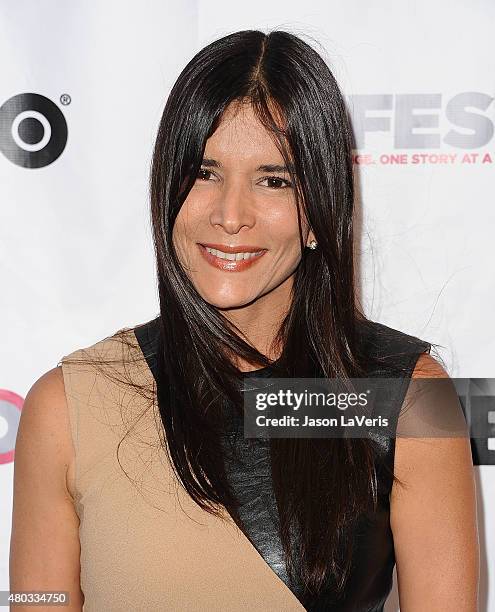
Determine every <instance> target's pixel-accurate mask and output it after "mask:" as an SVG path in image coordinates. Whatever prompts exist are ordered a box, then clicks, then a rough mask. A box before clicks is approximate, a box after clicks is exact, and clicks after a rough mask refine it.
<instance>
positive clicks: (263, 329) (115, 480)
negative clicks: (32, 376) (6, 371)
mask: <svg viewBox="0 0 495 612" xmlns="http://www.w3.org/2000/svg"><path fill="white" fill-rule="evenodd" d="M351 150H352V132H351V127H350V124H349V119H348V117H347V114H346V111H345V104H344V100H343V97H342V94H341V92H340V91H339V88H338V86H337V83H336V82H335V80H334V78H333V76H332V74H331V72H330V71H329V69H328V67H327V65H326V64H325V62H324V61H323V60H322V58H321V57H320V56H319V55H318V53H316V51H315V50H313V49H312V48H311V47H310V46H309V45H307V44H306V43H305V42H303V41H302V40H301V39H300V38H298V37H296V36H294V35H291V34H288V33H286V32H282V31H274V32H271V33H270V34H264V33H262V32H258V31H242V32H237V33H234V34H231V35H229V36H226V37H224V38H222V39H220V40H217V41H215V42H213V43H211V44H210V45H208V46H207V47H205V48H204V49H202V50H201V51H200V52H199V53H198V54H197V55H196V56H195V57H194V58H193V59H192V60H191V61H190V62H189V64H188V65H187V66H186V68H185V69H184V70H183V72H182V73H181V75H180V76H179V78H178V80H177V82H176V83H175V85H174V87H173V89H172V91H171V93H170V96H169V98H168V101H167V104H166V106H165V110H164V113H163V117H162V120H161V123H160V127H159V130H158V136H157V139H156V145H155V150H154V156H153V164H152V171H151V181H150V191H151V213H152V222H153V232H154V243H155V249H156V260H157V270H158V289H159V299H160V314H159V316H158V317H156V318H155V319H153V320H152V321H149V322H148V323H146V324H143V325H138V326H135V327H133V328H124V329H122V330H119V331H118V332H116V333H115V334H113V335H112V336H110V337H107V338H104V339H103V340H101V341H100V342H98V343H96V344H94V345H92V346H90V347H86V348H85V349H80V350H78V351H74V352H73V353H71V354H70V355H67V356H65V357H64V358H63V359H62V365H61V367H57V368H54V369H53V370H50V371H49V372H47V373H46V374H44V375H43V376H42V377H41V378H40V379H39V380H38V381H36V383H35V384H34V385H33V387H32V389H31V390H30V391H29V394H28V396H27V397H26V400H25V404H24V409H23V413H22V418H21V424H20V427H19V434H18V440H17V445H16V461H15V477H14V518H13V529H12V545H11V588H12V589H15V590H20V589H45V590H46V589H57V590H67V591H69V592H70V596H71V604H70V609H80V607H81V605H82V601H83V599H84V607H85V609H87V610H98V611H101V610H124V609H126V610H128V609H130V610H138V609H139V610H141V609H143V610H144V609H146V610H186V609H187V610H303V609H307V610H356V611H357V610H382V609H383V605H384V602H385V599H386V597H387V595H388V593H389V591H390V588H391V580H392V570H393V566H394V564H395V563H397V572H398V583H399V596H400V606H401V609H402V610H405V611H415V610H418V611H419V610H421V612H424V611H425V610H435V612H438V611H440V610H452V609H455V610H457V611H461V610H462V611H470V612H474V610H476V593H477V579H478V578H477V572H478V565H477V563H478V549H477V545H478V544H477V528H476V518H475V492H474V482H473V474H472V470H473V466H472V459H471V453H470V446H469V439H468V438H467V437H466V436H464V437H438V438H436V439H427V437H426V436H425V437H424V438H414V437H411V438H399V437H398V438H397V439H395V438H394V437H393V436H392V437H386V436H380V435H376V436H363V437H361V438H358V437H356V438H351V439H337V438H325V439H316V438H313V439H311V438H310V439H294V438H285V439H271V440H269V441H268V442H266V441H263V440H260V439H255V440H248V439H246V438H244V437H243V436H242V425H241V417H240V415H241V414H242V398H243V391H245V390H246V389H247V388H249V382H250V378H251V377H252V376H253V375H254V376H256V377H257V378H259V379H260V380H261V379H262V378H263V377H271V376H273V375H274V374H275V375H276V376H278V377H281V378H287V377H302V378H310V377H313V376H317V377H322V378H339V379H343V380H347V379H349V378H359V377H375V378H380V379H381V378H383V379H386V378H399V379H400V380H401V381H402V382H401V384H400V385H399V386H397V387H395V390H394V391H393V392H392V391H391V392H390V393H388V395H387V397H386V398H385V399H384V400H383V404H382V405H380V408H381V409H383V410H385V411H386V412H387V414H389V416H390V417H391V420H392V422H395V424H396V425H397V423H398V417H399V413H400V412H401V407H403V406H405V404H406V403H407V402H406V399H407V397H408V396H409V393H408V394H407V395H406V390H407V388H408V386H407V384H406V385H404V384H402V383H403V382H404V381H406V383H408V382H409V381H410V379H411V377H412V378H413V379H416V378H420V377H425V376H426V377H443V378H445V377H447V374H446V372H445V370H444V369H443V368H442V366H441V365H440V364H439V363H438V362H437V361H436V360H434V359H433V358H432V357H431V356H430V355H429V351H430V348H431V345H430V344H429V343H427V342H425V341H423V340H421V339H419V338H415V337H413V336H409V335H406V334H405V333H403V332H400V331H398V330H394V329H391V328H389V327H386V326H384V325H381V324H379V323H376V322H373V321H369V320H367V319H366V317H365V316H364V314H363V313H362V311H361V309H360V308H359V307H358V305H357V303H356V298H355V294H354V280H355V279H354V272H353V270H354V264H353V232H352V214H353V170H352V161H351ZM447 378H448V377H447ZM456 399H457V398H456ZM419 405H422V406H423V408H424V406H425V405H426V408H428V407H431V406H433V403H432V401H431V398H430V399H428V398H427V399H426V400H425V399H424V398H423V400H422V401H421V402H416V403H415V404H414V403H410V410H409V411H408V418H409V419H410V422H411V418H412V422H414V417H415V414H419V409H418V410H416V407H417V406H419ZM450 407H451V410H453V412H456V411H460V407H459V404H458V403H455V402H453V401H452V400H451V402H450ZM401 414H405V411H402V413H401ZM399 425H400V422H399ZM239 432H241V435H240V436H239V435H237V434H238V433H239ZM33 493H35V495H33Z"/></svg>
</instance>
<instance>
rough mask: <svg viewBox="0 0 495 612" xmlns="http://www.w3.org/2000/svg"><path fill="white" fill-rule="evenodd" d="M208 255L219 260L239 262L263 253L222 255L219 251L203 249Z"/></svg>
mask: <svg viewBox="0 0 495 612" xmlns="http://www.w3.org/2000/svg"><path fill="white" fill-rule="evenodd" d="M205 249H206V250H207V251H208V253H211V254H212V255H215V257H218V258H219V259H228V260H230V261H241V259H251V258H252V257H256V256H257V255H260V254H261V253H262V252H263V251H257V252H256V253H249V252H247V253H224V252H223V251H219V250H218V249H210V247H205Z"/></svg>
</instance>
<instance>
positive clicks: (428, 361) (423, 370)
mask: <svg viewBox="0 0 495 612" xmlns="http://www.w3.org/2000/svg"><path fill="white" fill-rule="evenodd" d="M412 378H449V375H448V374H447V371H446V370H445V368H444V367H443V366H442V365H441V364H440V362H439V361H438V360H437V359H435V358H434V357H432V356H431V355H430V354H429V353H421V355H420V356H419V357H418V360H417V361H416V365H415V367H414V370H413V373H412Z"/></svg>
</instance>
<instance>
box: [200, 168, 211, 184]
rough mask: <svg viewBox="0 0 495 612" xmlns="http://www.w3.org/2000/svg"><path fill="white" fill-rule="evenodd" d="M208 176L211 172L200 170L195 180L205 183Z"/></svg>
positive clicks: (204, 169)
mask: <svg viewBox="0 0 495 612" xmlns="http://www.w3.org/2000/svg"><path fill="white" fill-rule="evenodd" d="M210 175H211V172H210V171H209V170H207V169H206V168H200V170H199V172H198V176H197V178H198V179H200V180H206V181H207V180H208V178H209V176H210Z"/></svg>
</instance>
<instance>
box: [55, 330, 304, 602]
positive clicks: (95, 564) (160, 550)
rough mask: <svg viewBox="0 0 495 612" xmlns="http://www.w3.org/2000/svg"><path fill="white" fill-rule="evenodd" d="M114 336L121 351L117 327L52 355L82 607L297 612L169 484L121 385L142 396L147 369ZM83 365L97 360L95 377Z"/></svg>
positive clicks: (153, 440)
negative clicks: (75, 523) (61, 400)
mask: <svg viewBox="0 0 495 612" xmlns="http://www.w3.org/2000/svg"><path fill="white" fill-rule="evenodd" d="M119 331H120V332H121V333H122V338H124V339H125V340H126V341H129V343H130V346H129V347H127V346H126V345H125V344H124V343H123V342H122V340H121V339H119V336H118V332H116V334H114V335H113V336H110V337H107V338H105V339H103V340H101V341H99V342H97V343H96V344H93V345H92V346H89V347H86V348H83V349H79V350H76V351H74V352H72V353H70V354H69V355H66V356H64V357H63V358H62V360H61V366H62V371H63V377H64V383H65V391H66V396H67V404H68V410H69V418H70V426H71V434H72V439H73V443H74V449H75V481H74V487H75V489H74V504H75V509H76V512H77V515H78V516H79V519H80V526H79V538H80V543H81V589H82V591H83V594H84V598H85V601H84V608H83V609H84V610H85V611H87V612H113V611H115V612H117V611H119V612H120V611H124V610H125V611H136V612H137V611H141V610H142V611H143V612H144V611H146V612H152V611H153V610H156V611H158V610H160V611H166V610H180V611H184V612H185V611H199V610H201V611H207V610H212V611H213V610H215V611H219V610H226V611H227V610H228V611H231V612H234V611H236V610H250V611H253V610H270V611H272V612H275V611H284V612H289V611H291V610H294V611H299V612H300V611H301V610H304V607H303V606H302V604H301V603H300V602H299V600H298V599H297V598H296V597H295V595H294V594H293V593H292V591H291V590H290V589H289V588H288V587H287V586H286V584H285V583H284V582H283V581H282V580H281V579H280V578H279V577H278V576H277V574H275V572H274V571H273V570H272V569H271V568H270V566H269V565H268V564H267V563H266V562H265V560H264V559H263V557H262V556H261V555H260V554H259V552H258V551H257V550H256V548H254V546H253V545H252V544H251V542H250V541H249V540H248V538H247V537H246V536H245V535H244V534H243V532H242V531H241V530H240V529H239V528H238V527H237V526H236V525H235V523H234V522H233V520H232V519H231V517H230V516H229V515H228V514H227V513H226V512H225V513H224V514H223V515H222V516H223V518H217V517H214V516H212V515H210V514H209V513H207V512H206V511H203V510H201V509H200V508H199V507H198V506H197V505H196V504H195V503H194V502H193V501H192V499H191V498H190V497H189V496H188V494H187V493H186V492H185V491H184V490H183V488H182V487H181V486H180V485H179V483H178V480H177V477H176V476H175V475H174V474H173V472H172V467H171V465H170V464H169V462H168V459H167V455H166V451H165V450H164V448H163V443H164V441H163V434H162V433H161V430H160V425H161V422H160V420H159V414H158V412H157V409H156V406H155V403H154V402H152V401H149V400H148V399H147V397H144V396H143V395H142V394H140V393H139V392H137V391H135V390H134V389H133V388H132V387H130V386H129V385H128V384H126V383H125V382H122V381H125V378H126V372H127V376H128V377H129V380H130V381H132V382H135V383H138V384H144V385H146V387H147V388H149V390H150V391H152V390H153V386H154V378H153V375H152V372H151V370H150V369H149V367H148V365H147V364H146V361H145V360H144V356H143V353H142V351H141V349H140V347H139V344H138V343H137V341H136V338H135V336H134V333H133V331H132V329H130V328H124V329H123V330H119ZM87 359H91V360H92V361H94V360H98V359H101V360H102V364H101V365H100V368H101V369H100V371H98V370H97V369H95V366H94V365H91V364H89V365H88V364H86V363H84V360H87ZM136 359H137V361H136ZM112 360H116V362H115V363H112V364H111V365H108V364H109V363H110V362H111V361H112ZM122 361H123V363H125V367H124V366H123V365H122V364H120V365H119V362H122ZM119 378H120V379H121V380H119ZM126 432H128V433H127V435H126ZM122 439H123V441H122V443H121V444H120V448H119V451H118V453H119V454H118V459H119V460H120V464H121V465H119V461H118V459H117V450H118V446H119V442H120V441H121V440H122ZM124 471H125V472H127V475H126V473H124Z"/></svg>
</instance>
